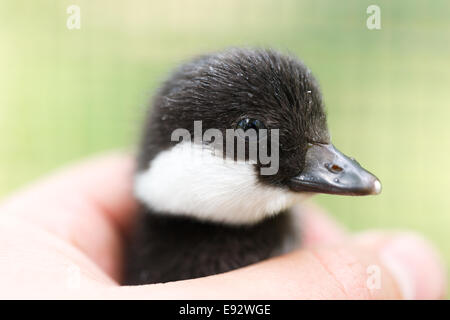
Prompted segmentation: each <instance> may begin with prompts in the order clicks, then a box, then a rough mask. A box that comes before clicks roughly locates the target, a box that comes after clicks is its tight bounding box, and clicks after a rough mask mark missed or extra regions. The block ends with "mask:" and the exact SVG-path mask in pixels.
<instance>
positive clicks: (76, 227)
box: [0, 154, 135, 278]
mask: <svg viewBox="0 0 450 320" xmlns="http://www.w3.org/2000/svg"><path fill="white" fill-rule="evenodd" d="M132 172H133V161H132V159H131V157H130V156H127V155H123V154H110V155H106V156H100V157H95V158H93V159H89V160H86V161H84V162H82V163H80V164H76V165H72V166H69V167H67V168H65V169H62V170H59V171H58V172H57V173H55V174H53V175H51V176H49V177H47V178H45V179H42V180H41V181H38V182H37V183H34V184H33V185H31V186H29V187H28V188H26V189H24V190H23V191H21V192H19V193H17V194H15V195H13V196H12V197H10V198H9V199H7V200H6V201H5V203H4V204H3V205H2V206H0V211H1V212H2V215H4V216H6V215H8V214H10V215H14V216H18V217H21V218H23V219H24V220H26V221H28V222H32V223H34V224H35V225H37V226H39V227H42V228H44V229H45V230H47V231H49V232H51V233H53V234H55V235H57V236H58V237H60V238H63V239H64V240H66V241H67V242H70V243H71V244H73V245H75V246H76V247H78V248H79V249H80V250H81V251H83V252H84V253H85V254H87V255H88V256H89V257H90V258H91V259H93V260H94V261H95V262H96V263H98V264H99V266H100V267H101V268H102V269H104V270H105V271H106V272H107V273H108V274H110V275H111V276H113V277H114V278H117V276H118V274H119V273H120V270H119V268H118V267H119V266H118V264H117V261H119V260H120V254H121V244H122V231H123V230H125V229H127V227H128V226H129V224H130V222H131V221H132V218H133V214H132V213H133V212H134V209H135V202H134V201H133V197H132V187H131V183H132V178H131V177H132Z"/></svg>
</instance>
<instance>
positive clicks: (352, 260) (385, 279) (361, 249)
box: [104, 234, 445, 299]
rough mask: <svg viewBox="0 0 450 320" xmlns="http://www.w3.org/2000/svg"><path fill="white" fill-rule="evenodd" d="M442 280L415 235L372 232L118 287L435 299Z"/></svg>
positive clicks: (132, 294) (173, 295)
mask: <svg viewBox="0 0 450 320" xmlns="http://www.w3.org/2000/svg"><path fill="white" fill-rule="evenodd" d="M444 283H445V280H444V274H443V271H442V265H441V264H440V262H439V259H438V258H437V256H436V254H435V252H434V250H433V249H432V248H431V247H430V246H429V244H427V243H426V242H425V241H424V240H423V239H421V238H418V237H417V236H410V235H397V236H386V235H380V234H371V236H370V241H368V239H367V237H357V238H355V240H354V243H348V244H346V245H341V246H337V247H328V248H315V249H312V250H299V251H296V252H293V253H291V254H287V255H284V256H280V257H277V258H273V259H270V260H267V261H264V262H261V263H258V264H255V265H251V266H248V267H245V268H242V269H238V270H235V271H231V272H228V273H224V274H220V275H215V276H210V277H205V278H200V279H194V280H186V281H178V282H172V283H166V284H157V285H147V286H136V287H117V288H109V289H108V290H105V292H104V294H105V295H104V296H105V297H108V298H125V299H372V298H375V299H398V298H424V299H437V298H440V297H442V296H443V294H444V287H443V284H444Z"/></svg>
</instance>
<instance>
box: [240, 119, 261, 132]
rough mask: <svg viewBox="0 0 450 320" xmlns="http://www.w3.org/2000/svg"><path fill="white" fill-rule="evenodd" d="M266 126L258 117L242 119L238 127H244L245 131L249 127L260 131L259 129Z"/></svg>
mask: <svg viewBox="0 0 450 320" xmlns="http://www.w3.org/2000/svg"><path fill="white" fill-rule="evenodd" d="M264 128H265V126H264V124H263V123H262V122H261V121H259V120H258V119H249V118H245V119H242V120H240V121H239V122H238V124H237V129H242V130H244V131H247V130H248V129H254V130H255V131H258V130H259V129H264Z"/></svg>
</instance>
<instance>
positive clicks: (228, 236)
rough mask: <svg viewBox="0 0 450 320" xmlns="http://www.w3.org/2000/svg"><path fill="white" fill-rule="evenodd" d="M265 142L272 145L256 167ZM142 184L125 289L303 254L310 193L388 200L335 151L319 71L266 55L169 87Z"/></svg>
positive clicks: (215, 61) (143, 164) (202, 64)
mask: <svg viewBox="0 0 450 320" xmlns="http://www.w3.org/2000/svg"><path fill="white" fill-rule="evenodd" d="M211 129H213V131H211ZM230 130H231V131H230ZM211 132H212V133H213V134H211ZM229 132H231V133H235V134H234V136H231V135H230V136H229V135H228V133H229ZM247 132H251V134H249V135H246V133H247ZM262 133H264V134H262ZM186 135H188V136H189V137H190V138H191V139H188V138H189V137H187V138H186V137H185V136H186ZM220 135H221V136H222V137H220ZM181 136H183V139H181V138H180V137H181ZM174 137H175V138H174ZM221 139H223V142H221V141H220V140H221ZM230 140H233V141H235V145H234V146H232V147H231V148H230V149H231V150H228V148H226V147H225V146H226V145H227V143H228V142H229V141H230ZM238 141H241V142H242V141H244V142H245V143H246V144H244V149H240V150H241V151H242V150H243V153H242V152H241V153H239V150H238V147H237V145H239V143H238ZM255 141H257V142H258V143H259V142H265V144H263V143H261V144H258V146H257V152H256V158H255V157H254V155H255V153H253V151H252V149H251V148H250V147H249V146H250V145H251V144H250V142H255ZM219 142H220V143H219ZM217 146H219V147H217ZM264 146H266V147H264ZM260 150H261V152H260ZM263 151H264V152H263ZM252 155H253V157H252ZM263 158H264V159H263ZM134 186H135V195H136V197H137V199H138V201H139V202H140V204H141V209H140V212H139V213H138V219H137V221H136V225H135V229H134V230H133V233H132V237H131V239H130V245H129V248H128V252H127V255H126V261H125V269H126V271H125V283H126V284H147V283H159V282H168V281H175V280H182V279H189V278H196V277H203V276H208V275H212V274H217V273H221V272H225V271H229V270H232V269H236V268H239V267H243V266H246V265H249V264H252V263H255V262H258V261H261V260H264V259H267V258H270V257H273V256H276V255H280V254H282V253H284V252H287V251H290V250H292V249H293V248H295V247H297V246H298V245H299V239H300V235H299V230H298V228H297V225H296V224H294V223H293V222H292V218H293V217H292V215H291V213H290V209H291V208H292V206H294V205H295V204H296V203H298V202H299V201H302V199H304V198H305V197H307V196H308V195H310V194H312V193H330V194H338V195H369V194H378V193H379V192H380V191H381V184H380V182H379V180H378V179H377V178H376V177H375V176H373V175H372V174H371V173H369V172H368V171H366V170H364V169H363V168H362V167H361V166H360V165H359V163H358V162H356V161H355V160H354V159H352V158H349V157H347V156H345V155H344V154H342V153H341V152H339V151H338V150H337V149H336V148H335V147H334V146H333V145H332V144H331V141H330V135H329V132H328V128H327V121H326V115H325V110H324V105H323V103H322V97H321V93H320V89H319V86H318V84H317V81H316V80H315V78H314V76H313V75H312V74H311V72H310V70H309V69H308V68H307V67H306V66H305V65H304V64H303V63H302V62H301V61H299V60H298V59H296V58H295V57H292V56H288V55H283V54H281V53H279V52H276V51H274V50H265V49H230V50H226V51H224V52H220V53H215V54H209V55H204V56H201V57H198V58H196V59H194V60H192V61H191V62H188V63H186V64H184V65H182V66H181V67H180V68H179V69H178V70H176V71H175V72H174V73H173V74H172V75H171V76H170V77H169V79H168V80H167V81H166V82H165V83H164V84H163V85H162V87H161V88H160V90H159V92H158V93H157V94H156V96H155V98H154V100H153V103H152V106H151V108H150V112H149V115H148V118H147V119H146V124H145V127H144V132H143V138H142V143H141V145H140V150H139V155H138V169H137V172H136V176H135V184H134Z"/></svg>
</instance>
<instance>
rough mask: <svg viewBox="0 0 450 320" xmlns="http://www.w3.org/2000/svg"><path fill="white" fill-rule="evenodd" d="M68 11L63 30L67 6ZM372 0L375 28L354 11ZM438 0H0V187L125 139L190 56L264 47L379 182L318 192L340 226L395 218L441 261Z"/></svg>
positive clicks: (444, 37)
mask: <svg viewBox="0 0 450 320" xmlns="http://www.w3.org/2000/svg"><path fill="white" fill-rule="evenodd" d="M71 4H76V5H78V6H80V8H81V29H80V30H68V29H67V28H66V20H67V18H68V14H67V13H66V9H67V7H68V6H69V5H71ZM370 4H377V5H379V6H380V7H381V21H382V22H381V26H382V28H381V30H368V29H367V28H366V19H367V17H368V15H367V14H366V8H367V7H368V6H369V5H370ZM449 9H450V3H449V1H448V0H442V1H425V0H424V1H389V0H385V1H384V0H383V1H381V0H375V1H374V0H370V1H365V0H354V1H345V2H344V1H332V0H330V1H317V0H310V1H261V0H258V1H256V0H255V1H237V0H232V1H230V0H227V1H212V0H202V1H172V0H171V1H143V0H129V1H121V2H119V1H106V0H102V1H99V0H97V1H89V0H46V1H37V0H34V1H23V0H20V1H19V0H9V1H5V0H1V1H0V133H1V138H0V196H4V195H6V194H7V193H8V192H11V191H13V190H14V189H16V188H18V187H20V186H21V185H23V184H25V183H27V182H29V181H31V180H33V179H36V178H38V177H39V176H41V175H42V174H44V173H46V172H49V171H51V170H52V169H54V168H56V167H59V166H61V165H63V164H65V163H67V162H71V161H75V160H77V159H81V158H83V157H86V156H88V155H90V154H93V153H98V152H101V151H104V150H109V149H116V148H127V149H132V148H133V146H134V145H135V142H136V140H137V136H138V133H139V130H140V124H141V122H142V114H143V110H145V107H146V106H147V105H148V100H149V98H150V96H151V94H152V92H154V90H155V88H157V86H158V83H160V81H161V80H162V79H164V77H165V75H166V74H167V72H168V71H169V70H170V69H171V68H173V67H174V66H175V65H177V64H178V63H180V62H182V61H184V60H186V59H188V58H189V57H192V56H193V55H195V54H197V53H203V52H207V51H214V50H218V49H222V48H225V47H228V46H240V45H244V46H248V45H260V46H271V47H274V48H278V49H281V50H286V51H290V52H293V53H295V54H297V55H298V56H299V57H301V58H302V59H303V60H304V61H305V62H306V64H307V65H308V66H309V67H310V68H311V69H312V70H313V72H314V73H315V75H316V76H317V78H318V79H319V81H320V83H321V85H322V89H323V93H324V99H325V103H326V105H327V108H328V114H329V125H330V129H331V132H332V135H333V141H334V143H335V144H336V145H337V146H339V148H340V149H341V150H342V151H344V152H345V153H348V154H350V155H353V156H355V157H356V158H357V159H358V160H359V161H360V162H361V163H362V164H363V165H364V166H366V167H367V168H368V169H369V170H371V171H372V172H374V173H376V174H377V176H378V177H379V178H380V179H381V181H382V182H383V193H382V194H381V195H380V196H377V197H363V198H345V197H333V196H318V197H317V198H316V200H317V201H318V202H320V203H321V204H322V205H323V206H325V207H326V208H327V209H328V210H329V211H330V212H331V214H332V215H334V216H335V217H337V219H339V220H340V221H342V222H343V223H344V224H346V225H347V226H348V227H349V228H350V229H352V230H361V229H365V228H401V229H403V228H408V229H414V230H418V231H420V232H422V233H424V234H426V236H428V237H429V238H430V239H431V240H433V241H434V242H435V243H436V244H437V246H438V247H439V248H440V250H441V251H442V252H443V254H444V256H445V258H446V261H447V264H448V262H450V232H449V231H450V230H449V227H450V213H449V210H450V196H449V195H448V192H449V190H450V170H449V169H447V166H449V164H450V150H449V147H450V143H449V139H450V130H449V129H448V128H447V127H448V124H449V117H450V104H449V102H450V18H449V17H450V10H449Z"/></svg>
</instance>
